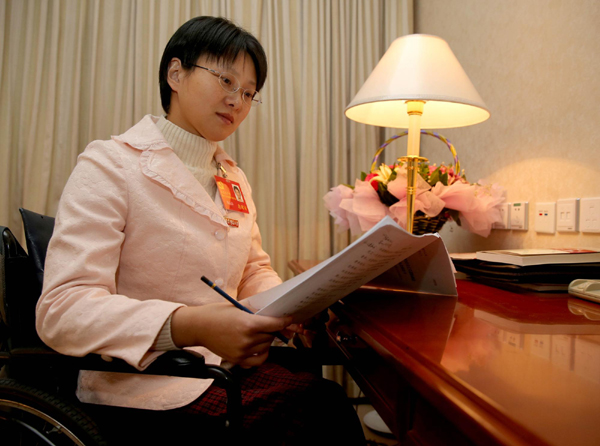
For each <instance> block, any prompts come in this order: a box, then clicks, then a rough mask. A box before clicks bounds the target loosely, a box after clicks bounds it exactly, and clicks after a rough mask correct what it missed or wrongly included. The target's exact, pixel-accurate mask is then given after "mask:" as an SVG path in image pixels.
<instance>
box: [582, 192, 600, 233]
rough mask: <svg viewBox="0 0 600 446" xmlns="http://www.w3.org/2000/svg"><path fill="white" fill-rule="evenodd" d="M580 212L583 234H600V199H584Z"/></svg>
mask: <svg viewBox="0 0 600 446" xmlns="http://www.w3.org/2000/svg"><path fill="white" fill-rule="evenodd" d="M579 210H580V212H579V214H580V215H579V217H580V218H579V229H580V230H581V232H600V198H582V199H581V201H580V203H579Z"/></svg>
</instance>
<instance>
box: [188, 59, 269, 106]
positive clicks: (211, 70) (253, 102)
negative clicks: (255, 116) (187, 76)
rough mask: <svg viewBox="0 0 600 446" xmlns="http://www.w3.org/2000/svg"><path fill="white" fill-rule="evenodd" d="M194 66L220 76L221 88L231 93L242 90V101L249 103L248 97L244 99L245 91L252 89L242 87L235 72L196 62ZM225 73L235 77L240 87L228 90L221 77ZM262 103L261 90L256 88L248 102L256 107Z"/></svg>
mask: <svg viewBox="0 0 600 446" xmlns="http://www.w3.org/2000/svg"><path fill="white" fill-rule="evenodd" d="M192 66H194V67H197V68H202V69H203V70H206V71H208V72H209V73H210V74H212V75H213V76H218V78H219V85H220V86H221V88H222V89H223V90H224V91H226V92H227V93H229V94H235V93H237V92H238V91H240V90H242V101H243V102H244V103H245V104H248V102H246V99H244V93H246V92H247V91H248V92H251V91H252V90H249V89H247V88H242V84H241V82H240V81H239V79H238V78H237V77H235V76H234V75H233V74H231V73H228V72H227V71H217V70H213V69H212V68H207V67H203V66H201V65H196V64H192ZM223 74H228V75H230V76H231V77H232V78H234V79H235V81H236V82H237V84H238V85H239V87H237V88H236V89H235V90H233V91H229V90H227V89H226V88H225V87H224V86H223V84H222V83H221V79H223ZM257 95H258V100H255V99H254V98H255V97H256V96H257ZM260 104H262V98H261V96H260V92H259V91H258V90H254V95H253V97H252V99H250V104H248V105H249V106H250V107H256V106H258V105H260Z"/></svg>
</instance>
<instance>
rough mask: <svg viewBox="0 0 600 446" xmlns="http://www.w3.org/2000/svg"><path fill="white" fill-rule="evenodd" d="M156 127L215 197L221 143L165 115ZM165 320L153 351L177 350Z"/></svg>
mask: <svg viewBox="0 0 600 446" xmlns="http://www.w3.org/2000/svg"><path fill="white" fill-rule="evenodd" d="M156 126H157V127H158V129H159V130H160V131H161V133H162V134H163V136H164V137H165V139H166V140H167V142H168V143H169V145H170V146H171V148H172V149H173V151H174V152H175V154H176V155H177V156H178V157H179V159H180V160H181V161H182V162H183V164H185V167H187V168H188V169H189V170H190V172H192V174H193V175H194V177H195V178H196V179H197V180H198V181H199V182H200V184H202V186H203V187H204V189H205V190H206V192H207V193H208V195H209V196H210V197H211V198H212V199H213V200H214V199H215V194H216V193H217V182H216V181H215V174H216V173H217V162H216V161H215V158H214V156H215V152H216V150H217V143H216V142H212V141H208V140H206V139H204V138H202V137H201V136H198V135H194V134H193V133H190V132H188V131H186V130H184V129H182V128H181V127H178V126H177V125H175V124H173V123H172V122H171V121H168V120H167V119H165V117H164V116H162V117H161V118H160V119H159V120H158V122H157V123H156ZM172 316H173V315H171V316H169V318H168V319H167V320H166V321H165V324H164V325H163V328H162V329H161V331H160V333H159V334H158V336H157V337H156V340H155V341H154V344H153V345H152V350H155V351H168V350H177V349H178V347H177V346H176V345H175V343H174V342H173V337H172V335H171V317H172Z"/></svg>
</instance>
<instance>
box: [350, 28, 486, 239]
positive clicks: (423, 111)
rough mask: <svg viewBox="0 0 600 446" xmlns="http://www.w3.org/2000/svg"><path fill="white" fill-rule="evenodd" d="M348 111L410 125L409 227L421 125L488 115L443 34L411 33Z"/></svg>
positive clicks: (360, 118)
mask: <svg viewBox="0 0 600 446" xmlns="http://www.w3.org/2000/svg"><path fill="white" fill-rule="evenodd" d="M345 113H346V116H347V117H348V118H350V119H352V120H353V121H357V122H361V123H363V124H370V125H376V126H380V127H394V128H407V129H408V143H407V144H408V149H407V156H406V157H402V158H400V160H401V161H403V162H405V163H406V169H407V172H406V175H407V196H406V200H407V202H406V206H407V214H406V215H407V217H406V219H407V222H406V230H407V231H409V232H411V233H412V229H413V220H414V206H415V196H416V184H417V175H418V166H419V162H421V161H427V159H426V158H422V157H420V156H419V149H420V136H421V129H441V128H450V127H464V126H468V125H473V124H478V123H480V122H482V121H485V120H486V119H488V118H489V117H490V112H489V111H488V110H487V107H486V105H485V104H484V102H483V100H482V99H481V97H480V96H479V94H478V93H477V91H476V90H475V87H474V86H473V84H472V83H471V81H470V80H469V78H468V76H467V74H466V73H465V71H464V70H463V69H462V67H461V65H460V63H459V62H458V59H456V56H454V53H453V52H452V50H451V49H450V46H449V45H448V44H447V43H446V41H445V40H443V39H441V38H439V37H436V36H430V35H426V34H410V35H407V36H404V37H399V38H398V39H396V40H394V42H392V44H391V45H390V47H389V48H388V50H387V51H386V53H385V54H384V55H383V57H382V58H381V60H380V61H379V63H378V64H377V66H376V67H375V69H374V70H373V72H372V73H371V74H370V75H369V77H368V78H367V80H366V81H365V83H364V84H363V86H362V87H361V89H360V90H359V91H358V93H357V94H356V96H355V97H354V99H353V100H352V102H350V104H349V105H348V107H346V112H345Z"/></svg>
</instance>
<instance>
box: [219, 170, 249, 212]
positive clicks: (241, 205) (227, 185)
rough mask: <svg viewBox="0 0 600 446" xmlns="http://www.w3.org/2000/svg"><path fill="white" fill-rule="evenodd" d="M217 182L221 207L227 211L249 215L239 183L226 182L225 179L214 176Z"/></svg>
mask: <svg viewBox="0 0 600 446" xmlns="http://www.w3.org/2000/svg"><path fill="white" fill-rule="evenodd" d="M215 180H216V181H217V188H218V189H219V194H220V195H221V200H223V206H225V209H227V210H229V211H238V212H243V213H245V214H249V213H250V211H249V210H248V206H246V200H245V199H244V194H243V193H242V188H241V187H240V183H237V182H235V181H231V180H228V179H227V178H223V177H219V176H217V175H215Z"/></svg>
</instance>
